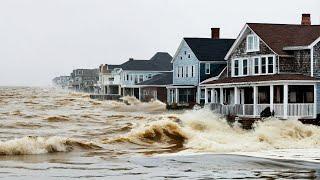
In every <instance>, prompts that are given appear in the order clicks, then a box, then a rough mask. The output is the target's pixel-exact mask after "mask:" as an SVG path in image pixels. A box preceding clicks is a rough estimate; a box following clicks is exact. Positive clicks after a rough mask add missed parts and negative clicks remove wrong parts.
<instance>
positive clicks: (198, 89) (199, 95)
mask: <svg viewBox="0 0 320 180" xmlns="http://www.w3.org/2000/svg"><path fill="white" fill-rule="evenodd" d="M200 98H201V89H200V86H198V87H197V98H196V101H197V103H198V104H200Z"/></svg>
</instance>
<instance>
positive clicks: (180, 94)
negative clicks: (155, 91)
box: [167, 86, 197, 107]
mask: <svg viewBox="0 0 320 180" xmlns="http://www.w3.org/2000/svg"><path fill="white" fill-rule="evenodd" d="M167 95H168V96H167V103H168V105H177V106H184V107H193V106H194V105H195V104H196V97H197V88H196V87H195V86H170V87H167Z"/></svg>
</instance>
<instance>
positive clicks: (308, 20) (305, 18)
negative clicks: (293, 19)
mask: <svg viewBox="0 0 320 180" xmlns="http://www.w3.org/2000/svg"><path fill="white" fill-rule="evenodd" d="M301 25H305V26H310V25H311V16H310V14H302V19H301Z"/></svg>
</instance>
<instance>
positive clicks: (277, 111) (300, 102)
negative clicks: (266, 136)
mask: <svg viewBox="0 0 320 180" xmlns="http://www.w3.org/2000/svg"><path fill="white" fill-rule="evenodd" d="M316 88H317V87H316V84H314V83H313V84H312V83H310V84H296V83H292V84H287V83H283V84H271V85H266V84H259V85H247V86H245V85H234V86H229V87H222V86H221V87H215V88H205V104H210V108H211V109H212V110H214V111H216V112H218V113H221V114H224V115H233V116H243V117H253V118H255V117H261V116H269V115H271V116H275V117H279V118H284V119H287V118H289V117H296V118H316V115H317V106H316V102H317V99H316V92H317V89H316Z"/></svg>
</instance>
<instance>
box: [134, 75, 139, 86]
mask: <svg viewBox="0 0 320 180" xmlns="http://www.w3.org/2000/svg"><path fill="white" fill-rule="evenodd" d="M134 83H135V84H137V83H138V75H135V76H134Z"/></svg>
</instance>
